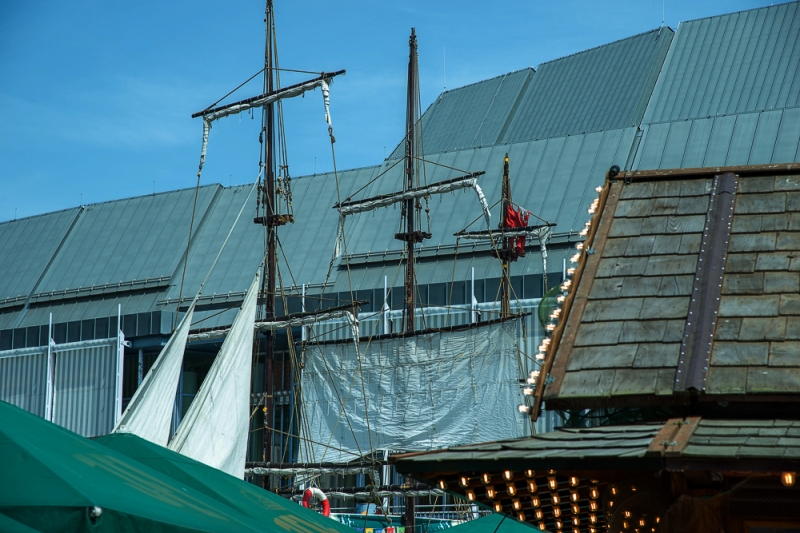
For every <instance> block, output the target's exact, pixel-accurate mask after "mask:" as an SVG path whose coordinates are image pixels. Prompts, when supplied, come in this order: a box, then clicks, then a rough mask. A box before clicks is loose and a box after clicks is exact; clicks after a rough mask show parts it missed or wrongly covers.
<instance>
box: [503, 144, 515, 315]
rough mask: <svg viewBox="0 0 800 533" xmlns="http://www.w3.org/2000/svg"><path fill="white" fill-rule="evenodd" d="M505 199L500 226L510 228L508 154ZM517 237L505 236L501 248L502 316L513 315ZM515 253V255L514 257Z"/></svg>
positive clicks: (504, 187) (504, 182)
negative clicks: (512, 264) (512, 268)
mask: <svg viewBox="0 0 800 533" xmlns="http://www.w3.org/2000/svg"><path fill="white" fill-rule="evenodd" d="M502 189H503V201H502V202H501V207H500V227H501V228H502V229H504V230H505V229H508V219H507V217H508V208H509V207H510V206H511V180H510V178H509V176H508V154H506V157H505V159H504V160H503V188H502ZM514 243H515V239H513V238H508V237H506V238H504V239H503V247H502V248H501V249H500V260H501V261H502V262H503V274H502V277H501V280H500V287H501V289H500V290H501V294H500V316H501V318H508V317H510V316H511V290H510V286H509V280H510V275H511V273H510V272H509V263H510V262H511V261H516V259H517V255H516V250H515V248H514ZM512 255H513V257H512Z"/></svg>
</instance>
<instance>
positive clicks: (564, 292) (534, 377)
mask: <svg viewBox="0 0 800 533" xmlns="http://www.w3.org/2000/svg"><path fill="white" fill-rule="evenodd" d="M595 191H597V193H598V197H597V198H595V199H594V200H592V203H591V205H590V206H589V209H588V213H589V214H590V215H593V214H594V213H595V211H597V208H598V207H599V206H600V198H599V194H600V193H602V192H603V187H602V186H601V187H597V188H595ZM583 226H584V227H583V229H582V230H581V231H580V232H579V233H578V236H579V237H581V238H583V239H586V238H587V237H588V235H589V231H590V230H591V229H592V220H591V219H590V220H587V221H586V222H585V223H584V225H583ZM584 248H585V244H584V242H578V243H577V244H576V245H575V250H576V253H575V254H573V255H572V257H570V259H569V261H570V263H571V264H572V265H575V266H570V268H569V269H567V271H566V277H565V279H564V280H563V282H562V283H561V286H560V287H559V288H560V289H561V291H560V294H558V295H557V296H556V305H555V307H554V308H553V310H552V311H551V313H550V317H549V318H550V320H549V321H548V322H547V324H545V326H544V329H545V338H544V340H543V341H542V345H541V346H539V349H538V351H537V352H536V354H535V355H534V358H535V360H536V361H540V362H542V363H540V364H543V362H544V360H545V359H546V358H547V352H548V349H549V346H550V338H549V337H550V336H551V335H552V334H553V332H554V331H555V330H556V327H557V326H558V323H559V319H561V314H562V313H563V307H562V306H563V305H564V303H565V302H566V300H567V296H568V295H569V293H570V291H571V289H572V279H571V278H572V277H573V276H574V275H575V273H576V272H577V266H579V265H580V262H581V260H582V259H583V258H584V257H585V256H586V253H587V252H588V253H593V252H592V250H588V249H587V250H585V249H584ZM539 377H540V376H539V372H538V371H535V373H534V372H531V373H530V377H529V378H528V379H527V380H526V381H527V383H528V384H529V385H533V387H524V388H523V389H522V393H523V395H524V396H532V395H533V394H534V393H535V390H536V384H537V381H538V379H539ZM517 409H518V410H519V412H520V413H523V414H528V415H530V414H531V407H530V406H528V405H525V404H521V405H519V406H517ZM573 486H574V485H573Z"/></svg>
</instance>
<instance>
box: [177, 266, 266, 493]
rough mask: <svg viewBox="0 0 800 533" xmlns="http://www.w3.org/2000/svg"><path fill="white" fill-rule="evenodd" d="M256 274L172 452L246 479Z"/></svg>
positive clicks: (256, 290) (179, 432)
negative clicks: (245, 463) (245, 467)
mask: <svg viewBox="0 0 800 533" xmlns="http://www.w3.org/2000/svg"><path fill="white" fill-rule="evenodd" d="M258 280H259V275H258V274H256V276H255V278H254V279H253V283H252V284H251V285H250V289H249V290H248V291H247V295H246V296H245V298H244V302H243V303H242V306H241V308H240V309H239V313H238V314H237V315H236V319H235V320H234V321H233V325H232V326H231V330H230V332H229V333H228V335H227V337H226V338H225V342H224V343H222V348H220V351H219V353H218V354H217V358H216V359H215V360H214V364H213V365H211V369H210V370H209V371H208V375H207V376H206V378H205V380H203V384H202V385H201V387H200V391H199V392H198V393H197V396H195V398H194V401H193V402H192V405H191V406H190V407H189V410H188V411H187V413H186V416H184V418H183V421H182V422H181V425H180V427H179V428H178V432H177V433H176V434H175V436H174V437H173V438H172V440H171V441H170V443H169V449H170V450H173V451H176V452H178V453H181V454H183V455H185V456H187V457H191V458H192V459H195V460H197V461H200V462H201V463H205V464H207V465H209V466H213V467H214V468H218V469H220V470H222V471H223V472H227V473H228V474H231V475H232V476H236V477H238V478H242V477H244V462H245V455H246V453H247V435H248V432H249V429H250V368H251V359H252V349H253V323H254V322H255V318H256V303H257V297H258Z"/></svg>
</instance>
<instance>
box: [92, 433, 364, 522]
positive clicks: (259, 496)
mask: <svg viewBox="0 0 800 533" xmlns="http://www.w3.org/2000/svg"><path fill="white" fill-rule="evenodd" d="M95 442H97V443H99V444H102V445H103V446H107V447H108V448H111V449H112V450H114V451H116V452H119V453H121V454H123V455H125V456H127V457H129V458H130V459H134V460H136V461H139V462H140V463H142V464H144V465H147V466H148V467H150V468H152V469H153V470H156V471H158V472H160V473H161V474H164V475H166V476H169V477H171V478H172V479H174V480H176V481H178V482H180V483H182V484H184V485H187V486H189V487H192V488H193V489H195V490H197V491H198V492H202V493H203V494H205V495H207V496H209V497H211V498H214V499H215V500H218V501H219V502H222V503H224V504H225V505H227V506H230V507H233V508H234V509H236V510H237V511H239V512H240V513H243V514H246V515H248V516H250V517H252V518H254V519H256V520H258V521H259V522H261V523H262V524H263V525H265V526H267V527H268V530H269V531H290V532H297V533H300V532H312V533H328V532H330V533H337V532H342V533H353V530H352V529H351V528H349V527H347V526H344V525H342V524H340V523H339V522H337V521H335V520H333V519H331V518H327V517H325V516H322V515H321V514H319V513H316V512H314V511H312V510H310V509H306V508H305V507H302V506H300V505H298V504H296V503H294V502H292V501H290V500H286V499H284V498H281V497H280V496H278V495H276V494H273V493H271V492H268V491H265V490H264V489H262V488H260V487H256V486H255V485H253V484H251V483H247V482H246V481H243V480H241V479H238V478H235V477H233V476H231V475H228V474H226V473H225V472H222V471H221V470H217V469H216V468H212V467H210V466H208V465H205V464H203V463H200V462H197V461H195V460H194V459H190V458H188V457H185V456H183V455H181V454H179V453H175V452H173V451H171V450H168V449H167V448H164V447H162V446H159V445H157V444H153V443H152V442H150V441H146V440H144V439H141V438H139V437H137V436H136V435H133V434H132V433H115V434H112V435H106V436H104V437H98V438H97V439H95ZM276 526H277V527H276Z"/></svg>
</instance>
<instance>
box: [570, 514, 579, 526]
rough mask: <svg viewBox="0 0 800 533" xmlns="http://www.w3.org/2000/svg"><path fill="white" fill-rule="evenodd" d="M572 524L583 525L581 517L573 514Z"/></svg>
mask: <svg viewBox="0 0 800 533" xmlns="http://www.w3.org/2000/svg"><path fill="white" fill-rule="evenodd" d="M572 525H573V526H579V525H581V519H580V518H578V517H577V516H573V517H572Z"/></svg>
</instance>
